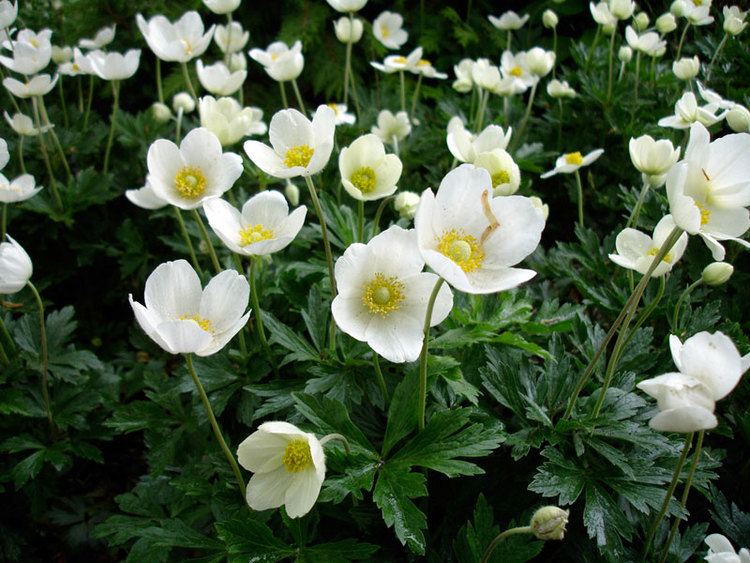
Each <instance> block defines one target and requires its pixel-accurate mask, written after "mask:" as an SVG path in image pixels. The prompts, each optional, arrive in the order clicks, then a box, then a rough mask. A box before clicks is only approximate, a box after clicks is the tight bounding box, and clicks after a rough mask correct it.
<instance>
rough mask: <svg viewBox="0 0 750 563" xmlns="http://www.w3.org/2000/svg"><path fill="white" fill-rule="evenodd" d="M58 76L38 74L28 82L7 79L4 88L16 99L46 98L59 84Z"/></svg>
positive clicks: (4, 81)
mask: <svg viewBox="0 0 750 563" xmlns="http://www.w3.org/2000/svg"><path fill="white" fill-rule="evenodd" d="M58 78H59V77H58V75H57V74H56V75H55V76H54V78H53V77H51V76H50V75H49V74H37V75H36V76H35V77H34V78H32V79H31V80H29V81H28V82H21V81H20V80H16V79H15V78H10V77H8V78H5V79H4V80H3V86H5V88H6V89H7V90H8V91H9V92H10V93H11V94H13V95H14V96H15V97H16V98H33V97H34V96H44V95H46V94H49V92H50V90H52V88H54V87H55V84H57V79H58Z"/></svg>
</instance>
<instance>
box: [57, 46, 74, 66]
mask: <svg viewBox="0 0 750 563" xmlns="http://www.w3.org/2000/svg"><path fill="white" fill-rule="evenodd" d="M71 60H73V48H72V47H68V46H64V47H58V46H57V45H52V62H53V63H55V64H56V65H60V64H63V63H67V62H70V61H71Z"/></svg>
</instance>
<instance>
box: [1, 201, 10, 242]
mask: <svg viewBox="0 0 750 563" xmlns="http://www.w3.org/2000/svg"><path fill="white" fill-rule="evenodd" d="M7 230H8V204H7V203H3V214H2V216H1V217H0V242H3V241H4V240H5V233H6V232H7Z"/></svg>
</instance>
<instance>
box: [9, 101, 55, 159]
mask: <svg viewBox="0 0 750 563" xmlns="http://www.w3.org/2000/svg"><path fill="white" fill-rule="evenodd" d="M3 115H4V116H5V121H7V122H8V125H10V128H11V129H13V131H15V132H16V133H17V134H18V135H21V136H22V137H36V136H37V135H39V132H40V131H41V132H42V133H45V132H47V131H49V130H50V129H52V127H54V125H52V124H50V125H42V126H41V127H40V128H39V129H37V128H36V127H35V126H34V121H33V120H32V119H31V118H30V117H29V116H28V115H25V114H23V113H15V114H13V117H11V116H10V115H8V112H7V111H6V112H3ZM0 168H2V167H1V166H0Z"/></svg>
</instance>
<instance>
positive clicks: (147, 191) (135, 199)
mask: <svg viewBox="0 0 750 563" xmlns="http://www.w3.org/2000/svg"><path fill="white" fill-rule="evenodd" d="M125 197H126V198H128V201H129V202H130V203H132V204H133V205H136V206H138V207H140V208H141V209H149V210H153V209H161V208H162V207H166V206H167V205H169V202H168V201H166V200H163V199H162V198H160V197H159V196H158V195H156V194H155V193H154V189H153V188H152V187H151V184H150V183H149V181H148V180H146V183H145V184H144V185H143V187H142V188H138V189H134V190H125Z"/></svg>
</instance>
